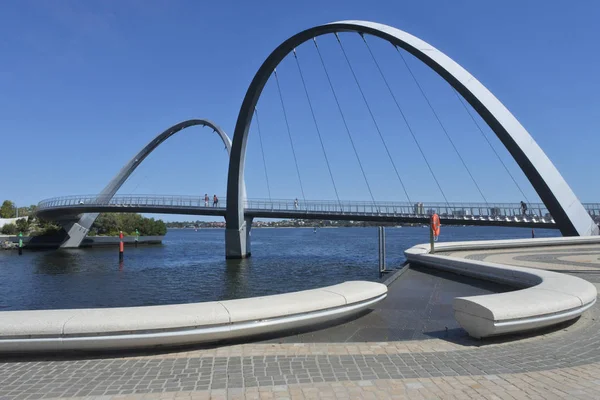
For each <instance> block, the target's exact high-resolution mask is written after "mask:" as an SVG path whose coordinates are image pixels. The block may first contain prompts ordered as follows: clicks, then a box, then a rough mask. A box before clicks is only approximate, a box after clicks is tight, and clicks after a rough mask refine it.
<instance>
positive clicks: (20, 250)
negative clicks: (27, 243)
mask: <svg viewBox="0 0 600 400" xmlns="http://www.w3.org/2000/svg"><path fill="white" fill-rule="evenodd" d="M19 255H20V256H22V255H23V232H19Z"/></svg>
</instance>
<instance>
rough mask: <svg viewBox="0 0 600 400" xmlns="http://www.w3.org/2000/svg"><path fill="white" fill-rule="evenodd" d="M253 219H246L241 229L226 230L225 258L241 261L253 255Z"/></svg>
mask: <svg viewBox="0 0 600 400" xmlns="http://www.w3.org/2000/svg"><path fill="white" fill-rule="evenodd" d="M252 219H253V218H252V217H245V218H244V224H243V225H242V227H241V228H239V229H235V228H233V229H232V228H226V229H225V258H228V259H239V258H247V257H250V256H251V255H252V251H251V245H250V236H251V230H252Z"/></svg>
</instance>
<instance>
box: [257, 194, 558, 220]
mask: <svg viewBox="0 0 600 400" xmlns="http://www.w3.org/2000/svg"><path fill="white" fill-rule="evenodd" d="M246 208H247V209H251V210H264V211H268V210H273V211H290V212H292V211H293V212H306V213H327V214H339V213H343V214H368V215H377V214H385V215H390V214H392V215H415V216H423V215H430V214H431V213H432V212H433V211H435V212H437V213H438V214H439V215H441V216H453V217H464V218H473V217H486V218H491V219H494V218H498V219H502V218H504V219H506V218H513V219H514V218H519V219H521V218H522V217H523V210H522V208H521V205H520V203H487V204H486V203H449V204H448V203H433V202H432V203H421V202H419V203H406V202H389V201H388V202H385V201H383V202H368V201H342V202H338V201H335V200H307V201H304V200H297V199H296V200H290V199H248V200H247V201H246ZM525 215H526V217H528V218H536V219H540V220H547V221H550V220H551V219H552V217H551V216H550V214H549V213H548V209H547V208H546V206H544V205H543V204H541V203H539V204H530V205H528V207H527V210H526V213H525Z"/></svg>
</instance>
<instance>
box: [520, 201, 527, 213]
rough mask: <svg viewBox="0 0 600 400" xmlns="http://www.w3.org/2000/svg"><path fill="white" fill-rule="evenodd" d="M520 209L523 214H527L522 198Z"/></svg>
mask: <svg viewBox="0 0 600 400" xmlns="http://www.w3.org/2000/svg"><path fill="white" fill-rule="evenodd" d="M521 211H522V212H523V216H525V215H527V204H525V202H524V201H523V200H521Z"/></svg>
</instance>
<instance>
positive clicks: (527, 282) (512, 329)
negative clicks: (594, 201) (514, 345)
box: [405, 238, 598, 338]
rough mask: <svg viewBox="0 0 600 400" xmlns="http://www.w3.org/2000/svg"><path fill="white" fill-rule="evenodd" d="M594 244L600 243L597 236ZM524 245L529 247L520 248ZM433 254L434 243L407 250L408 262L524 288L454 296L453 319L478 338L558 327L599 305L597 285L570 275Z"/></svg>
mask: <svg viewBox="0 0 600 400" xmlns="http://www.w3.org/2000/svg"><path fill="white" fill-rule="evenodd" d="M577 239H579V238H577ZM595 240H596V241H595V243H598V238H596V239H595ZM532 241H534V242H535V240H532V239H528V240H526V241H523V240H517V241H515V240H510V241H490V242H487V243H485V242H473V246H472V247H469V242H460V243H456V244H453V243H443V244H441V243H440V244H439V245H437V244H436V251H457V250H475V249H482V248H518V247H530V246H531V244H530V242H532ZM540 242H542V243H544V244H545V245H552V244H555V245H556V244H557V243H559V244H561V245H562V244H575V243H574V242H577V243H578V244H582V243H590V241H589V240H575V241H573V240H571V238H569V240H565V241H556V240H551V241H548V239H540ZM564 242H569V243H564ZM494 243H495V244H494ZM520 244H523V245H524V246H519V245H520ZM428 253H429V245H418V246H415V247H412V248H411V249H409V250H407V251H406V252H405V255H406V258H407V260H408V261H409V262H413V263H417V264H422V265H425V266H428V267H432V268H437V269H442V270H446V271H451V272H455V273H458V274H461V275H467V276H472V277H475V278H480V279H484V280H489V281H494V282H499V283H504V284H508V285H511V286H516V287H520V288H525V289H522V290H516V291H513V292H506V293H498V294H489V295H483V296H471V297H457V298H455V299H454V304H453V308H454V316H455V318H456V320H457V321H458V323H459V324H460V325H461V326H462V327H463V328H464V329H465V330H466V331H467V333H468V334H469V335H471V336H473V337H475V338H482V337H487V336H494V335H501V334H507V333H516V332H524V331H528V330H532V329H538V328H542V327H546V326H550V325H554V324H558V323H560V322H563V321H568V320H570V319H573V318H576V317H578V316H580V315H581V314H582V313H583V312H584V311H585V310H587V309H588V308H590V307H591V306H592V305H594V303H595V302H596V296H597V291H596V287H595V286H594V285H593V284H591V283H590V282H588V281H586V280H583V279H580V278H577V277H574V276H571V275H566V274H559V273H556V272H550V271H545V270H538V269H533V268H522V267H513V266H508V265H502V264H496V263H489V262H483V261H477V260H468V259H461V258H454V257H448V256H443V255H437V254H428Z"/></svg>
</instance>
